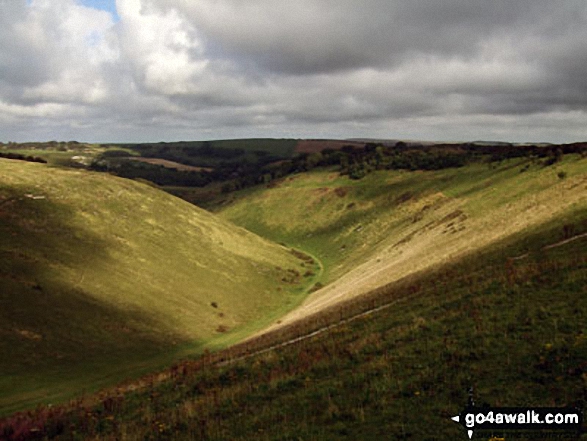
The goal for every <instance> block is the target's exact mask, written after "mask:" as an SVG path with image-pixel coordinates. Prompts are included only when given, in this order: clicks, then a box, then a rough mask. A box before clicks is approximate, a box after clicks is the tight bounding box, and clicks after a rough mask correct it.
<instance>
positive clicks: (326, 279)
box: [205, 155, 587, 318]
mask: <svg viewBox="0 0 587 441" xmlns="http://www.w3.org/2000/svg"><path fill="white" fill-rule="evenodd" d="M526 165H529V168H528V170H527V171H524V172H521V170H522V169H523V168H524V167H525V166H526ZM559 171H565V172H566V173H567V176H566V178H564V179H561V178H559V177H558V176H557V174H558V172H559ZM586 174H587V159H585V158H581V157H580V156H578V155H567V156H566V157H565V159H564V160H563V161H562V162H560V163H557V164H556V165H555V166H552V167H544V166H542V165H540V164H537V163H533V162H531V160H528V159H515V160H508V161H503V162H501V163H499V164H498V163H476V164H471V165H468V166H465V167H462V168H452V169H444V170H439V171H427V172H422V171H417V172H407V171H379V172H374V173H371V174H369V175H367V176H366V177H365V178H363V179H361V180H350V179H348V178H347V177H341V176H339V175H338V173H337V172H336V171H334V170H330V171H328V170H322V171H313V172H310V173H303V174H299V175H294V176H290V177H288V178H286V179H284V180H283V181H281V182H279V183H278V184H277V186H275V187H274V188H265V187H256V188H252V189H247V190H244V191H242V192H237V193H235V194H231V195H224V196H221V197H220V198H217V199H215V200H212V201H210V202H208V203H207V204H206V205H205V206H206V208H208V209H210V210H212V211H213V212H216V213H218V214H219V215H220V216H221V217H223V218H225V219H227V220H230V221H232V222H234V223H236V224H237V225H241V226H243V227H245V228H247V229H248V230H250V231H253V232H255V233H257V234H259V235H261V236H264V237H267V238H269V239H271V240H273V241H276V242H284V243H287V244H290V245H293V246H296V247H298V248H300V249H303V250H307V251H308V252H311V253H313V254H314V255H316V256H317V257H318V258H319V259H320V260H321V261H322V262H323V263H324V266H325V271H324V276H323V278H322V280H321V282H322V283H324V284H330V285H329V286H327V287H326V288H325V289H323V290H321V291H320V292H317V293H316V294H314V295H312V296H310V298H309V299H308V300H307V302H306V303H305V309H302V310H301V312H300V314H299V315H296V316H295V318H297V317H299V316H302V315H304V314H306V313H308V312H312V311H314V310H317V309H319V308H320V307H322V306H324V305H325V304H327V303H330V302H332V301H333V300H332V299H337V300H338V299H339V300H344V299H346V298H351V297H354V296H357V295H360V294H361V293H364V292H367V291H369V290H371V289H374V288H377V287H378V286H382V285H384V284H386V283H389V282H392V281H394V280H399V279H401V278H402V277H405V276H406V275H409V274H412V273H414V272H417V271H423V270H427V269H429V268H433V267H434V266H435V265H439V264H442V263H445V262H448V261H450V260H452V259H455V258H458V257H462V256H465V255H466V254H467V253H469V252H471V251H474V250H476V249H480V248H483V247H485V246H487V245H490V244H491V243H495V242H496V241H499V240H501V239H503V238H506V237H508V236H510V235H513V234H516V233H518V232H521V231H524V230H525V229H527V228H530V227H532V226H535V225H540V224H542V223H544V222H546V221H548V219H550V218H552V217H553V216H556V215H558V214H562V213H565V212H568V211H569V210H571V211H572V210H574V209H575V208H576V207H584V206H585V205H586V204H587V193H586V192H585V176H586ZM310 213H311V215H310ZM292 317H294V316H292Z"/></svg>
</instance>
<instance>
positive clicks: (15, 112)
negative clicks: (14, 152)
mask: <svg viewBox="0 0 587 441" xmlns="http://www.w3.org/2000/svg"><path fill="white" fill-rule="evenodd" d="M586 23H587V2H585V0H558V1H556V2H553V1H552V0H515V1H513V0H507V1H506V0H491V1H487V0H442V1H440V0H438V1H431V0H409V1H407V0H361V1H360V2H359V1H358V0H296V1H290V0H116V1H115V0H0V141H3V142H8V141H18V142H20V141H48V140H59V141H68V140H78V141H85V142H104V143H107V142H149V141H152V142H155V141H178V140H203V139H226V138H250V137H263V138H340V139H343V138H378V139H419V140H437V141H474V140H495V141H516V142H573V141H586V140H587V75H586V74H585V72H586V71H587V26H586V25H585V24H586Z"/></svg>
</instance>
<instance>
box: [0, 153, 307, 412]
mask: <svg viewBox="0 0 587 441" xmlns="http://www.w3.org/2000/svg"><path fill="white" fill-rule="evenodd" d="M302 265H306V264H304V262H303V261H302V260H300V259H299V258H297V257H296V256H294V255H293V254H292V253H291V252H290V250H289V249H286V248H284V247H281V246H278V245H275V244H272V243H270V242H268V241H267V240H265V239H262V238H260V237H258V236H255V235H254V234H252V233H249V232H248V231H245V230H244V229H242V228H238V227H235V226H234V225H232V224H229V223H227V222H226V221H223V220H221V219H219V218H217V217H215V216H213V215H211V214H210V213H208V212H206V211H204V210H201V209H198V208H197V207H194V206H192V205H190V204H188V203H186V202H184V201H182V200H180V199H178V198H174V197H172V196H170V195H168V194H166V193H164V192H162V191H159V190H157V189H154V188H152V187H150V186H147V185H144V184H141V183H138V182H134V181H130V180H124V179H119V178H115V177H112V176H110V175H107V174H100V173H89V172H87V171H71V170H61V169H58V168H51V167H48V166H46V165H41V164H32V163H27V162H24V161H12V160H4V159H1V160H0V306H1V308H0V335H1V337H2V338H1V339H0V373H1V374H2V375H1V377H2V381H0V413H7V412H11V411H14V410H18V409H22V408H24V407H30V406H32V405H34V404H36V403H38V402H53V401H55V400H63V399H64V398H68V397H71V396H73V395H79V393H81V392H82V391H84V390H86V391H91V390H95V389H96V388H99V387H104V386H106V385H110V384H113V383H115V382H117V381H120V380H122V379H125V378H131V377H133V376H137V375H139V374H141V373H144V372H147V371H149V370H152V369H154V368H157V367H161V366H164V365H168V364H169V363H171V362H173V361H175V360H177V359H179V358H182V357H187V356H190V355H192V356H193V355H194V354H197V353H200V352H201V351H202V350H204V349H205V348H207V347H211V348H218V347H223V346H225V345H227V344H229V343H234V342H236V341H237V340H239V339H241V338H243V337H244V336H246V335H247V333H250V332H253V331H256V330H258V329H259V327H261V326H263V325H265V323H266V320H267V318H270V319H271V320H273V319H274V318H275V317H277V316H278V315H281V314H283V313H285V312H286V311H288V310H289V309H291V308H293V307H294V306H296V305H297V304H298V303H299V302H300V301H301V299H303V298H304V296H305V291H306V289H307V288H308V287H309V286H311V285H312V283H313V278H312V277H303V276H302V274H303V272H304V271H307V269H308V268H310V266H309V265H308V267H307V268H306V267H303V266H302ZM314 266H315V265H314ZM316 268H317V267H316ZM290 270H291V271H290ZM293 271H296V272H297V273H296V274H299V276H295V275H292V274H294V273H293Z"/></svg>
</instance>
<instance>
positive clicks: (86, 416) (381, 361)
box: [0, 210, 587, 441]
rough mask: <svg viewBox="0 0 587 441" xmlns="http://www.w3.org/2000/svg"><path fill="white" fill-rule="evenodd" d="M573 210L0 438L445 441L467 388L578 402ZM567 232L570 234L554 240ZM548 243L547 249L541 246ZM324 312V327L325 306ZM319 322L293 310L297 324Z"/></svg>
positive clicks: (583, 302) (527, 400)
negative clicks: (264, 343) (278, 341)
mask: <svg viewBox="0 0 587 441" xmlns="http://www.w3.org/2000/svg"><path fill="white" fill-rule="evenodd" d="M586 219H587V212H586V211H585V210H579V211H577V212H574V213H572V214H569V215H564V216H558V217H556V218H553V219H551V221H550V222H548V223H547V224H545V225H542V226H540V227H536V228H530V229H529V230H526V231H524V232H523V233H516V234H514V235H513V236H510V237H509V238H508V239H505V240H501V241H499V242H497V243H495V244H493V245H492V246H490V247H489V248H488V249H486V250H484V251H483V252H475V253H472V254H470V255H468V256H467V257H466V258H462V259H457V260H455V261H453V262H451V263H449V264H446V265H443V266H442V267H439V268H436V269H435V270H433V271H429V272H427V273H426V274H420V275H417V276H415V277H412V278H410V279H409V280H404V281H401V282H398V283H395V284H392V285H390V286H386V287H384V288H382V289H380V290H377V291H378V292H376V293H373V295H369V296H367V297H363V298H357V299H354V300H353V303H349V305H348V306H345V308H344V309H345V310H346V312H345V311H342V310H341V314H342V313H343V312H345V313H351V314H352V311H353V309H356V311H357V312H360V311H361V310H363V309H364V308H371V307H373V306H376V305H382V306H385V305H389V306H388V307H385V308H381V309H378V310H376V311H375V312H373V313H371V314H368V315H364V316H361V317H360V318H358V319H356V320H351V321H347V322H344V323H342V324H340V325H339V326H335V327H332V328H331V329H330V330H328V331H327V332H323V333H321V334H319V335H317V336H315V337H312V338H309V339H304V340H300V341H299V342H297V343H295V344H292V345H288V346H285V347H282V348H279V349H275V350H271V351H269V352H265V353H262V354H259V355H254V356H251V357H249V358H245V359H241V360H240V361H235V362H233V363H228V364H226V362H224V363H219V362H218V360H219V359H220V358H217V359H215V358H214V357H215V356H214V355H213V356H211V357H205V358H204V359H201V360H199V361H197V362H195V363H187V364H183V365H180V366H176V367H175V368H173V369H171V370H170V371H168V372H167V373H166V375H164V376H163V377H164V378H167V379H166V380H164V381H157V379H156V377H152V378H151V379H150V381H144V382H143V383H142V388H139V389H137V390H135V391H133V392H127V393H125V394H123V393H121V391H113V392H111V393H110V394H104V395H101V396H99V397H95V399H94V404H92V405H86V404H83V403H79V402H74V403H72V404H70V405H69V406H65V407H57V408H41V409H39V410H37V411H36V412H34V413H32V414H27V415H19V416H14V417H11V418H10V419H8V420H5V421H3V422H0V433H4V434H5V436H6V438H7V439H19V438H18V437H19V436H23V437H25V438H26V437H31V438H32V437H37V438H42V439H45V438H47V439H63V440H82V439H103V440H115V439H128V440H142V439H168V440H183V439H185V440H192V439H202V440H204V439H205V440H214V441H221V440H222V441H223V440H227V439H230V440H243V441H244V440H251V439H255V440H261V441H277V440H294V439H304V440H306V439H309V440H314V439H316V440H318V439H320V440H341V439H348V440H376V439H414V440H424V439H426V440H447V439H466V436H467V435H466V433H465V431H464V429H463V428H462V427H461V426H460V425H457V424H455V423H454V422H453V421H452V420H451V419H450V418H451V417H452V416H455V415H457V414H458V413H459V412H460V411H462V409H463V407H464V406H465V404H466V403H467V400H468V393H469V391H470V390H471V388H472V390H473V394H474V399H475V402H476V404H477V405H478V406H483V405H490V406H501V407H508V406H536V407H564V406H575V405H580V404H581V403H584V402H585V399H587V396H586V395H585V387H586V385H587V378H586V374H585V360H587V338H586V335H587V329H585V323H586V321H585V318H586V317H587V295H586V294H587V291H586V287H587V246H586V244H587V242H586V240H587V239H586V238H585V237H584V236H583V237H580V235H581V234H583V233H584V232H585V231H586V230H587V222H586ZM564 226H566V228H565V227H564ZM570 229H573V230H574V231H575V233H576V235H575V236H573V237H575V239H574V240H572V241H566V242H564V243H561V240H562V239H564V238H565V237H566V236H567V233H568V232H569V231H570ZM554 243H560V245H559V246H556V247H545V245H546V244H554ZM519 256H524V257H522V258H518V257H519ZM336 309H337V308H334V311H333V312H332V314H331V315H332V316H331V317H330V318H328V317H323V319H325V320H326V321H325V324H329V323H330V324H332V323H333V320H332V319H333V318H335V317H337V316H338V315H339V313H338V311H336ZM320 321H321V319H319V318H312V319H306V320H305V321H304V323H303V325H302V326H300V328H299V330H300V331H301V332H303V328H304V327H305V328H307V329H313V328H315V327H316V326H318V327H319V326H321V325H320V323H319V322H320ZM248 344H249V345H250V346H249V349H250V350H253V349H254V343H253V342H249V343H248ZM229 351H231V350H229ZM218 356H219V357H223V358H225V359H226V357H227V356H228V359H230V355H229V354H218ZM479 435H480V434H479ZM492 435H493V436H497V437H503V436H505V437H506V439H508V438H509V435H507V434H505V435H504V434H503V433H494V434H492ZM490 436H491V434H486V436H485V437H483V438H480V439H489V438H490ZM521 439H525V438H521ZM526 439H533V440H538V439H543V438H541V437H540V436H533V437H531V438H526ZM573 439H578V437H577V438H573ZM581 439H582V438H581Z"/></svg>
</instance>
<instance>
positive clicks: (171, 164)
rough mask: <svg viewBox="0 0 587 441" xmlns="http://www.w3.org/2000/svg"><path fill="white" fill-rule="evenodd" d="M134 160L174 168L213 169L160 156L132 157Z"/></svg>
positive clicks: (185, 169) (186, 169)
mask: <svg viewBox="0 0 587 441" xmlns="http://www.w3.org/2000/svg"><path fill="white" fill-rule="evenodd" d="M130 159H131V160H132V161H139V162H146V163H147V164H153V165H162V166H163V167H167V168H174V169H176V170H181V171H212V169H211V168H209V167H194V166H192V165H185V164H180V163H179V162H174V161H168V160H166V159H158V158H134V157H133V158H130Z"/></svg>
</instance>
